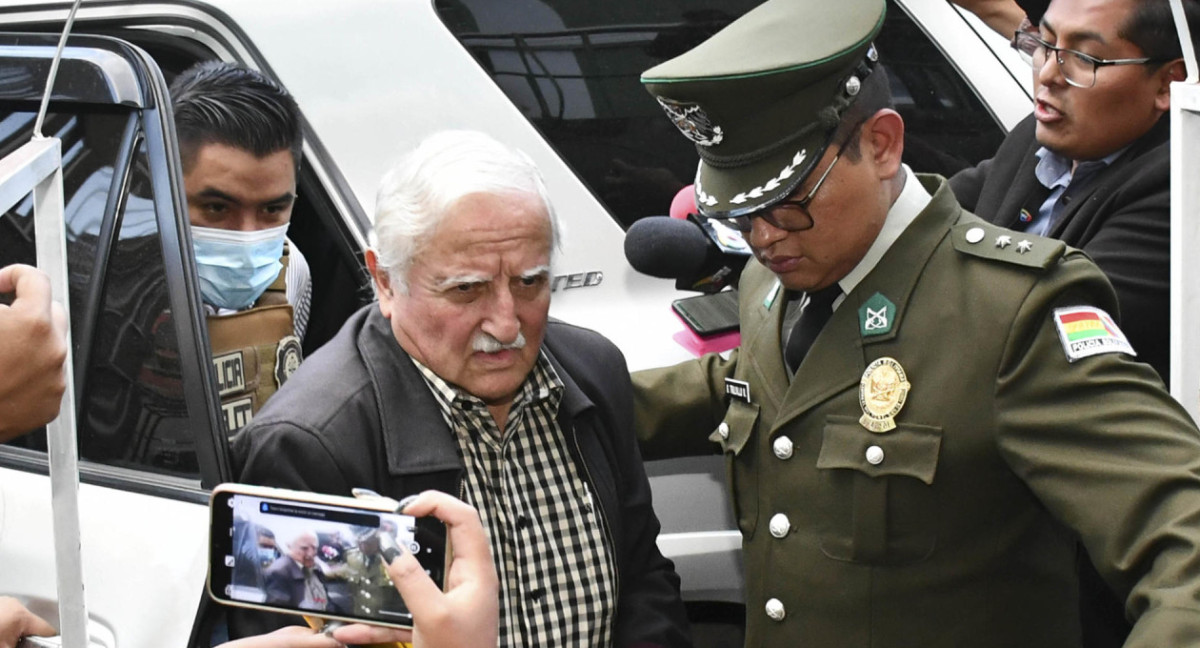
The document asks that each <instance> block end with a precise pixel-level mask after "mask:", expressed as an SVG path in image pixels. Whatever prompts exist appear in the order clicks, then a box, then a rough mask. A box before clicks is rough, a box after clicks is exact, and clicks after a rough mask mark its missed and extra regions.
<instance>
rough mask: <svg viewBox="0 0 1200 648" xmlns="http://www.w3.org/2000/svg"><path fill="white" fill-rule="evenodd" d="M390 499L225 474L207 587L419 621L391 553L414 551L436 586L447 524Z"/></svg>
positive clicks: (297, 605)
mask: <svg viewBox="0 0 1200 648" xmlns="http://www.w3.org/2000/svg"><path fill="white" fill-rule="evenodd" d="M394 506H395V504H394V502H391V500H385V499H380V500H374V499H355V498H349V497H336V496H330V495H320V494H316V493H308V492H302V491H288V490H282V489H275V488H266V487H258V486H245V485H240V484H222V485H220V486H218V487H217V488H215V489H214V490H213V493H212V498H211V500H210V511H211V525H210V551H209V579H208V590H209V595H210V596H212V598H213V599H215V600H217V601H218V602H221V603H225V604H228V605H237V606H242V607H248V608H255V609H260V610H267V611H273V612H284V613H291V614H305V615H309V616H315V617H320V618H324V619H336V620H339V621H347V622H363V623H369V624H375V625H387V626H392V627H398V628H408V627H411V626H412V623H413V617H412V613H411V612H410V610H409V606H408V605H407V604H406V603H405V601H404V600H403V599H402V598H401V597H400V594H399V593H398V592H397V590H396V588H395V586H394V585H393V584H392V581H391V579H390V577H389V575H388V569H387V567H388V563H389V562H390V559H391V558H394V557H395V556H396V555H400V554H404V553H407V554H410V555H411V556H413V557H414V558H415V559H416V560H417V562H418V564H419V566H420V569H422V570H423V571H424V572H425V573H426V574H428V575H429V577H430V578H431V579H432V581H433V583H434V584H435V585H436V587H437V588H441V587H442V584H443V580H444V576H445V573H446V558H447V555H448V552H447V535H446V528H445V525H444V524H442V522H440V521H439V520H438V519H436V518H434V517H420V518H417V517H413V516H411V515H403V514H399V513H396V512H395V511H394V510H393V509H394Z"/></svg>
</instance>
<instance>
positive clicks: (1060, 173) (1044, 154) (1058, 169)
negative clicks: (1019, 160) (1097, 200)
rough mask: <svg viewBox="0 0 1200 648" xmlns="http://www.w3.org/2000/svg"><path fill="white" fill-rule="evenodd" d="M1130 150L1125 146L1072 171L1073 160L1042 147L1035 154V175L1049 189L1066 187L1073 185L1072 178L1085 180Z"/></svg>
mask: <svg viewBox="0 0 1200 648" xmlns="http://www.w3.org/2000/svg"><path fill="white" fill-rule="evenodd" d="M1128 149H1129V146H1124V147H1121V148H1120V149H1117V150H1116V151H1113V152H1112V153H1109V154H1108V155H1106V156H1104V157H1102V158H1100V159H1098V160H1085V161H1083V162H1080V163H1079V166H1078V167H1077V168H1076V169H1074V171H1072V169H1071V165H1072V164H1073V163H1074V162H1073V160H1071V159H1070V158H1068V157H1065V156H1062V155H1059V154H1058V153H1055V152H1054V151H1051V150H1050V149H1048V148H1046V147H1045V146H1042V147H1040V148H1038V150H1037V152H1035V153H1034V155H1036V156H1037V157H1038V163H1037V166H1036V167H1034V169H1033V175H1034V176H1036V177H1037V179H1038V182H1040V183H1042V186H1043V187H1046V188H1047V189H1056V188H1058V187H1065V186H1067V185H1069V184H1071V180H1072V178H1074V177H1076V176H1077V177H1079V178H1084V177H1086V176H1089V175H1091V174H1093V173H1095V172H1097V171H1099V170H1101V169H1104V168H1105V167H1107V166H1109V165H1110V164H1112V163H1113V161H1114V160H1116V159H1117V158H1119V157H1121V154H1122V153H1124V152H1125V151H1127V150H1128Z"/></svg>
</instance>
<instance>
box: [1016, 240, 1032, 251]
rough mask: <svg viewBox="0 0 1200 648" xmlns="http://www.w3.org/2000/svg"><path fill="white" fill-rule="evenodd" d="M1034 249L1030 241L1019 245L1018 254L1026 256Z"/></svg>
mask: <svg viewBox="0 0 1200 648" xmlns="http://www.w3.org/2000/svg"><path fill="white" fill-rule="evenodd" d="M1032 249H1033V243H1031V242H1029V241H1028V240H1025V241H1021V242H1020V243H1017V253H1018V254H1025V253H1026V252H1028V251H1030V250H1032Z"/></svg>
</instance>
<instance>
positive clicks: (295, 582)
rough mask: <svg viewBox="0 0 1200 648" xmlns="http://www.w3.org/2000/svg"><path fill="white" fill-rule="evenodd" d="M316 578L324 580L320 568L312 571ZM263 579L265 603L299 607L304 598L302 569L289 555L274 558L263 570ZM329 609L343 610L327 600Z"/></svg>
mask: <svg viewBox="0 0 1200 648" xmlns="http://www.w3.org/2000/svg"><path fill="white" fill-rule="evenodd" d="M314 573H315V574H316V577H317V580H319V581H321V582H322V583H324V582H325V574H323V573H322V572H321V570H320V569H317V570H315V571H314ZM263 581H264V584H265V585H266V590H267V605H283V606H286V607H299V605H300V602H301V601H303V600H304V570H302V569H300V566H299V565H297V564H296V561H295V560H292V558H291V557H290V556H280V557H279V558H276V559H275V562H273V563H271V565H270V566H269V567H267V569H266V571H265V572H263ZM327 609H329V610H331V611H336V612H343V613H344V612H345V610H341V609H338V607H337V606H336V605H333V604H332V600H331V601H329V605H328V608H327Z"/></svg>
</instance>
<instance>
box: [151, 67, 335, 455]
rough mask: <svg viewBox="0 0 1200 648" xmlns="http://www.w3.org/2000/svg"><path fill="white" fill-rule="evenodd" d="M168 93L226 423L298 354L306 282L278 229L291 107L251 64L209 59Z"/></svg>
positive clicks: (283, 209) (293, 135) (289, 166)
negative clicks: (245, 65) (235, 63)
mask: <svg viewBox="0 0 1200 648" xmlns="http://www.w3.org/2000/svg"><path fill="white" fill-rule="evenodd" d="M171 98H172V103H173V107H174V110H175V123H176V128H177V131H178V135H179V147H180V157H181V158H182V161H183V173H184V177H183V180H184V189H185V191H186V193H187V202H188V217H189V219H190V221H191V224H192V244H193V246H194V247H195V251H196V270H197V272H198V274H199V277H200V290H201V293H202V294H203V297H204V303H205V308H206V311H207V313H208V334H209V339H210V341H211V344H212V351H213V365H214V368H215V371H216V376H217V386H218V388H219V390H220V395H221V405H222V408H223V410H224V413H225V420H226V427H227V429H228V431H229V432H230V434H232V433H233V432H236V431H237V430H240V429H241V428H242V427H244V426H245V425H246V424H247V423H249V422H250V418H251V417H252V416H253V414H254V412H257V411H258V409H259V408H260V407H261V406H262V404H263V403H264V402H265V401H266V399H267V398H269V397H270V396H271V394H273V393H275V390H276V389H278V388H279V386H280V385H282V384H283V383H284V382H285V381H286V380H287V378H288V376H290V375H291V373H292V372H293V371H295V369H296V367H297V366H298V365H299V364H300V360H301V352H300V340H302V339H303V338H304V331H305V327H306V326H307V324H308V314H309V307H310V303H311V297H312V284H311V282H310V279H309V271H308V263H307V262H306V261H305V260H304V257H303V256H302V255H301V254H300V251H299V250H298V249H297V248H296V247H295V246H294V245H291V244H290V242H289V241H288V240H287V238H286V234H287V228H288V223H289V222H290V221H291V217H292V206H293V204H294V202H295V200H296V167H297V165H298V164H299V161H300V147H301V144H302V137H301V134H300V119H299V109H298V108H297V107H296V102H295V100H294V99H292V97H291V95H289V94H288V93H287V91H286V90H284V89H283V88H282V87H280V86H279V85H278V84H276V83H275V82H274V81H271V80H270V79H267V78H265V77H264V76H262V75H261V74H259V73H258V72H256V71H253V70H248V69H246V68H242V67H239V66H237V65H234V64H231V63H225V62H221V61H208V62H204V63H199V64H197V65H195V66H193V67H191V68H189V69H188V70H186V71H184V72H183V73H182V74H180V75H179V76H178V77H177V78H176V79H175V81H174V82H173V83H172V84H171Z"/></svg>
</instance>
